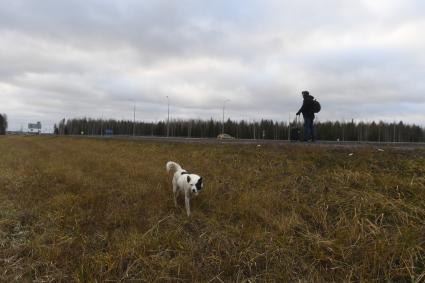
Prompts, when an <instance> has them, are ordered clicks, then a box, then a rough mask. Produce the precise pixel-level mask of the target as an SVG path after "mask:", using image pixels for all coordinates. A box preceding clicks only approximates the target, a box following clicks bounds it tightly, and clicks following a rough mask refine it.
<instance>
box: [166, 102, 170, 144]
mask: <svg viewBox="0 0 425 283" xmlns="http://www.w3.org/2000/svg"><path fill="white" fill-rule="evenodd" d="M167 105H168V116H167V137H169V136H170V98H169V97H168V95H167Z"/></svg>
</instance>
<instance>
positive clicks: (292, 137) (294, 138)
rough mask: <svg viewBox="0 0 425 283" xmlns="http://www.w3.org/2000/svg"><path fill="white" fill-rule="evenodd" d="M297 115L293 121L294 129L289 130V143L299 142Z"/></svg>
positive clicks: (299, 128) (299, 131)
mask: <svg viewBox="0 0 425 283" xmlns="http://www.w3.org/2000/svg"><path fill="white" fill-rule="evenodd" d="M300 119H301V118H299V115H297V116H296V117H295V121H294V127H292V128H291V131H290V132H289V134H290V140H291V141H301V127H300V125H301V123H300Z"/></svg>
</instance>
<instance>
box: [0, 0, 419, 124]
mask: <svg viewBox="0 0 425 283" xmlns="http://www.w3.org/2000/svg"><path fill="white" fill-rule="evenodd" d="M424 31H425V1H422V0H417V1H411V0H357V1H352V0H325V1H319V0H297V1H292V0H291V1H289V0H251V1H246V0H245V1H242V0H238V1H231V0H223V1H221V0H213V1H202V0H178V1H177V0H151V1H143V0H115V1H110V0H72V1H71V0H62V1H58V0H43V1H40V0H13V1H9V0H0V113H6V114H7V115H8V117H9V124H10V129H12V130H13V129H19V128H20V127H21V125H23V126H24V129H25V128H26V125H27V123H28V122H36V121H42V123H43V124H44V126H45V127H46V128H45V129H51V127H52V125H53V123H55V122H57V121H59V119H61V118H72V117H93V118H100V117H102V115H103V117H104V118H117V119H122V118H124V119H132V118H133V104H134V103H135V104H136V108H137V113H136V116H137V119H138V120H147V121H158V120H162V119H166V116H167V98H166V96H169V98H170V111H171V116H172V117H173V118H205V119H209V118H211V117H212V118H213V119H221V115H222V112H221V111H222V106H223V101H224V100H226V99H230V101H229V102H227V103H226V117H230V118H232V119H245V120H253V119H261V118H268V119H270V118H271V119H276V120H284V121H286V120H288V114H289V113H290V112H291V113H292V115H294V113H295V112H296V111H297V110H298V108H299V106H300V104H301V91H302V90H304V89H307V90H309V91H310V93H311V94H312V95H313V96H315V97H316V98H317V99H318V100H319V101H320V102H321V104H322V112H320V113H319V115H318V119H319V120H321V121H324V120H342V119H345V120H349V119H351V118H354V119H355V120H373V119H375V120H385V121H394V120H403V121H406V122H410V123H416V124H421V125H425V110H424V109H425V79H424V78H425V52H424V50H425V36H424Z"/></svg>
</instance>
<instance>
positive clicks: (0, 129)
mask: <svg viewBox="0 0 425 283" xmlns="http://www.w3.org/2000/svg"><path fill="white" fill-rule="evenodd" d="M6 130H7V116H6V114H1V113H0V135H5V134H6Z"/></svg>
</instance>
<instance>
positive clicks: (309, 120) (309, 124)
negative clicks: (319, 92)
mask: <svg viewBox="0 0 425 283" xmlns="http://www.w3.org/2000/svg"><path fill="white" fill-rule="evenodd" d="M301 94H302V96H303V99H304V101H303V105H302V106H301V108H300V110H298V112H297V115H300V113H303V118H304V141H308V140H310V139H311V141H313V142H314V140H315V138H314V125H313V122H314V103H315V102H314V97H313V96H311V95H310V93H309V92H308V91H306V90H304V91H303V92H302V93H301Z"/></svg>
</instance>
